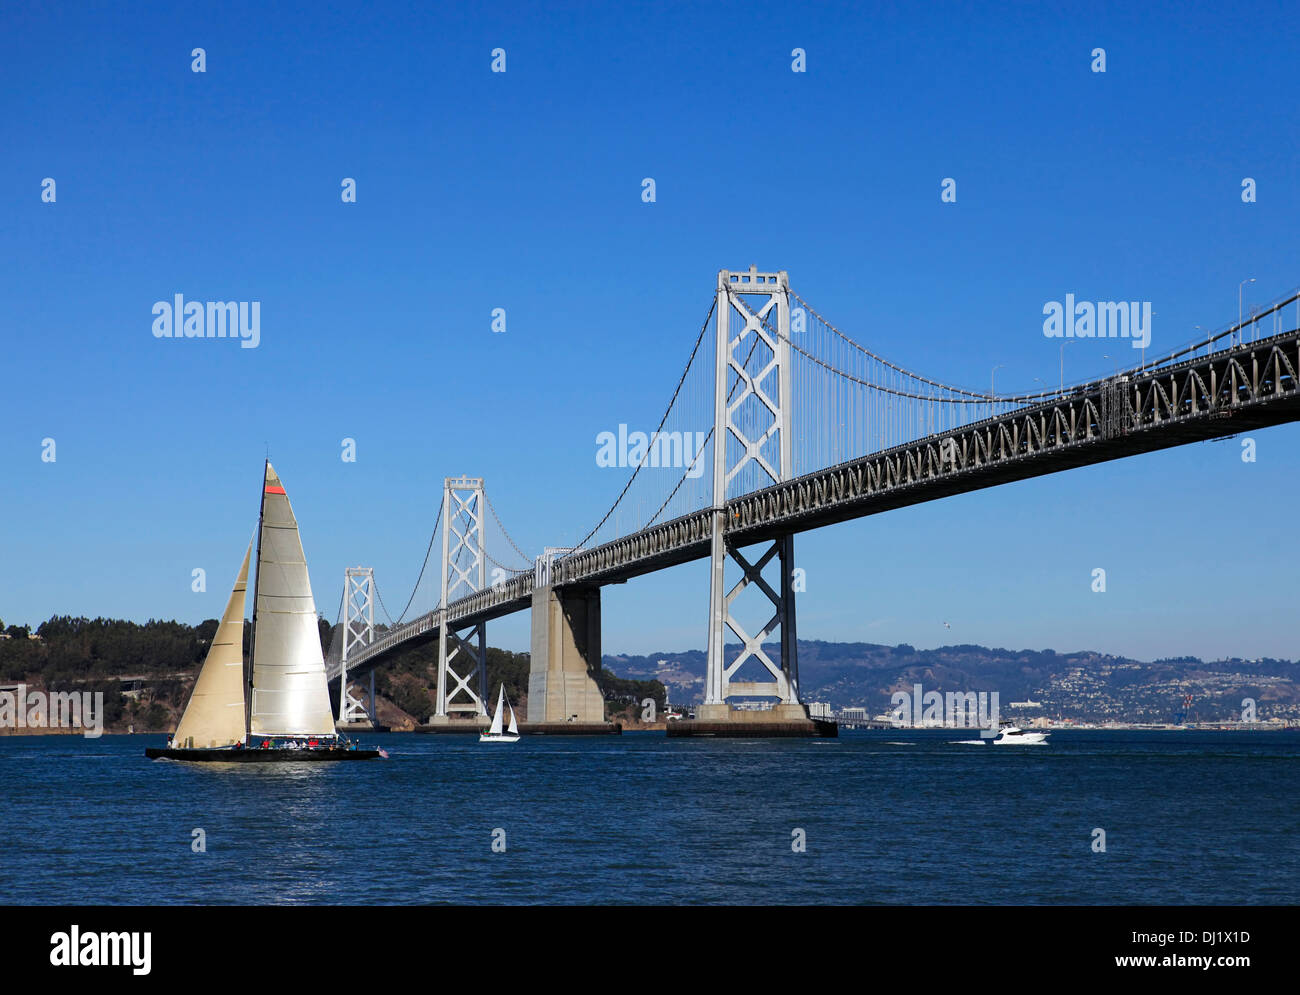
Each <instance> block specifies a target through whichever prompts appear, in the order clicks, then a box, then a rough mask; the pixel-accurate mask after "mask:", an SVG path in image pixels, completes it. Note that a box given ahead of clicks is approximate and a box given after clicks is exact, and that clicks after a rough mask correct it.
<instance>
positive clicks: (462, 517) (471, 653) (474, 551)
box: [432, 477, 487, 723]
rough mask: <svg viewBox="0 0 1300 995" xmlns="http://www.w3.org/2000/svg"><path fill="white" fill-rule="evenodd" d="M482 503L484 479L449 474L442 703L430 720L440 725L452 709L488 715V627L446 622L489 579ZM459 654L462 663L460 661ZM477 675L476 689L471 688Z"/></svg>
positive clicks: (445, 483)
mask: <svg viewBox="0 0 1300 995" xmlns="http://www.w3.org/2000/svg"><path fill="white" fill-rule="evenodd" d="M483 505H484V499H483V478H482V477H447V478H446V479H445V480H444V481H443V485H442V507H443V516H444V519H443V525H442V601H441V604H442V620H441V624H440V625H439V626H438V702H437V707H436V708H435V710H434V713H433V720H432V721H434V722H437V723H442V722H446V721H447V720H448V718H449V713H451V712H469V713H471V714H473V715H486V714H487V710H486V709H485V708H484V707H483V700H484V698H485V697H486V696H487V626H486V624H485V623H483V622H480V623H478V624H477V625H474V626H471V627H470V628H468V629H465V630H462V631H461V632H453V631H451V627H450V625H449V624H448V621H447V606H448V604H450V602H451V601H452V600H453V599H456V598H461V597H464V596H466V595H469V594H473V593H474V592H476V591H481V590H483V589H484V586H485V584H486V582H487V557H486V549H485V547H484V542H483ZM453 535H454V536H455V542H454V543H453V542H452V540H451V537H452V536H453ZM464 554H468V557H469V562H468V563H467V564H466V565H464V566H463V567H462V566H461V564H460V562H459V561H460V559H461V557H462V555H464ZM467 637H468V638H467ZM471 641H472V642H471ZM448 643H450V650H449V649H448ZM458 657H460V658H461V661H460V662H456V661H457V658H458ZM453 662H455V666H452V664H453ZM458 668H459V669H458ZM462 674H463V676H462ZM476 676H477V678H478V679H477V681H475V682H474V683H476V684H477V685H478V687H477V689H475V688H473V687H471V686H470V682H471V680H472V679H473V678H474V677H476ZM449 678H450V681H449V680H448V679H449ZM449 685H451V686H450V689H449Z"/></svg>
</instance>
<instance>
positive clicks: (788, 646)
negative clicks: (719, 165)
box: [697, 266, 808, 721]
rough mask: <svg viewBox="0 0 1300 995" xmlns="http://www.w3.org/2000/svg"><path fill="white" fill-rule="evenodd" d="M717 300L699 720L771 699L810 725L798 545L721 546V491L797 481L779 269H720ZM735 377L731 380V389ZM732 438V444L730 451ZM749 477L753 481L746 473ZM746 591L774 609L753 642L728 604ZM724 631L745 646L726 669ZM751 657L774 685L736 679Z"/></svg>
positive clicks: (781, 711) (785, 306)
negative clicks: (756, 480)
mask: <svg viewBox="0 0 1300 995" xmlns="http://www.w3.org/2000/svg"><path fill="white" fill-rule="evenodd" d="M717 295H718V298H717V307H716V309H715V310H716V313H717V338H716V343H717V345H716V373H715V381H714V408H713V539H712V550H711V562H712V573H711V575H710V582H709V644H708V645H709V649H708V667H707V670H706V672H705V688H704V705H703V707H702V708H701V709H700V710H699V711H698V713H697V714H698V716H699V718H700V719H702V720H714V719H725V718H730V717H733V712H732V710H731V708H730V707H729V705H728V704H727V699H728V698H731V697H738V698H758V697H761V698H776V699H777V704H776V705H775V706H774V708H773V712H772V713H769V714H772V717H773V718H776V719H789V718H799V719H803V720H805V721H806V720H807V718H808V714H807V710H806V709H805V708H804V707H803V705H802V704H800V701H799V665H798V659H797V653H796V648H795V647H796V644H795V604H794V584H793V576H792V574H793V571H794V537H793V535H785V536H782V537H780V538H779V539H777V540H775V541H774V542H772V543H771V545H770V546H769V548H768V549H767V550H766V551H764V552H762V553H761V555H759V556H758V557H756V558H754V559H753V560H751V559H749V558H748V557H746V556H744V555H742V554H741V552H740V550H739V549H737V548H733V547H732V546H731V545H730V544H729V543H728V542H727V539H726V525H727V522H726V510H725V509H726V503H727V488H728V486H729V485H730V484H731V483H732V481H733V480H735V479H736V477H737V475H739V474H740V472H741V471H742V470H744V469H745V468H746V467H750V466H755V467H757V468H759V470H760V471H761V475H762V477H764V478H765V479H766V480H767V481H768V482H769V483H772V484H779V483H784V482H785V481H787V480H790V479H791V478H792V477H794V475H795V472H794V438H793V435H792V433H791V416H792V413H793V407H794V405H793V398H792V395H791V362H790V338H789V336H790V283H789V277H788V275H787V274H786V272H785V271H784V270H782V271H780V272H777V273H760V272H758V270H757V268H756V267H753V266H751V267H750V269H749V271H748V272H747V273H746V272H733V271H729V270H721V271H720V272H719V273H718V288H717ZM733 312H735V313H736V315H737V316H738V318H739V320H740V322H743V325H742V326H741V327H740V329H739V331H738V332H737V333H736V335H735V336H734V337H732V333H731V316H732V313H733ZM755 346H764V347H765V348H764V349H763V351H762V352H760V353H759V364H758V365H759V368H758V369H757V370H756V371H751V370H749V369H747V368H746V361H747V359H748V358H749V356H751V355H753V353H754V351H757V350H755V349H754V347H755ZM742 347H743V348H746V349H747V350H751V351H750V352H749V353H748V355H745V356H738V355H737V353H738V352H739V350H740V349H741V348H742ZM732 370H734V371H735V372H736V377H737V379H736V381H735V386H734V388H733V386H732V378H731V371H732ZM735 388H739V389H735ZM773 388H775V389H773ZM746 402H749V407H748V409H747V410H748V411H749V412H753V413H755V414H756V416H757V417H749V418H744V419H742V418H738V412H740V411H741V407H742V405H744V404H746ZM756 405H757V406H756ZM741 421H745V423H746V424H747V425H749V431H751V432H754V434H755V437H754V438H750V437H749V436H747V435H746V434H745V429H744V428H742V426H741V424H740V422H741ZM750 423H756V424H757V423H761V424H762V427H761V429H760V430H759V431H755V428H754V424H750ZM773 436H776V437H777V444H778V453H779V457H778V458H777V459H775V460H773V459H772V446H771V445H770V444H769V443H770V440H771V439H772V438H773ZM732 439H734V440H735V444H732V442H731V440H732ZM765 450H766V452H765ZM750 475H751V476H753V475H755V474H753V473H752V471H751V474H750ZM728 557H730V558H731V559H733V560H735V561H736V563H737V564H739V565H740V568H741V570H742V571H743V576H742V577H741V578H740V579H739V580H738V581H737V582H736V584H735V585H734V586H733V587H732V588H731V589H730V590H727V589H726V587H725V578H726V563H727V558H728ZM773 557H776V558H777V559H778V562H779V566H780V570H781V581H780V585H779V586H780V592H779V593H778V592H777V591H775V590H773V588H772V586H771V585H770V584H768V582H767V581H766V580H764V578H763V568H764V567H766V566H767V565H768V563H769V562H771V560H772V558H773ZM750 584H753V585H754V586H756V587H757V588H758V589H759V590H760V591H762V592H763V594H764V595H766V597H767V598H768V600H769V601H770V602H771V603H772V607H773V609H774V613H773V615H772V617H771V619H770V620H769V621H768V622H767V624H765V625H764V626H763V627H762V628H761V629H760V630H759V631H758V632H756V633H754V634H752V635H751V634H750V633H749V632H747V631H746V630H745V628H744V627H743V626H742V625H741V624H740V622H739V621H738V620H737V619H736V618H735V616H734V615H733V614H732V603H733V602H734V601H735V599H736V598H737V596H738V595H739V594H740V593H741V592H742V591H743V590H745V588H746V587H748V586H749V585H750ZM777 628H780V630H781V637H780V638H781V654H780V656H781V658H780V663H779V664H778V663H776V662H774V661H773V660H772V659H771V658H770V657H769V656H768V654H767V652H766V650H764V648H763V643H764V641H765V640H766V639H767V638H768V637H769V636H771V635H772V633H773V632H774V631H775V630H776V629H777ZM727 629H730V630H731V631H732V632H733V633H734V634H735V635H736V636H737V637H738V638H739V639H740V641H741V650H740V654H739V655H738V656H737V658H736V659H735V660H734V661H733V662H732V663H731V664H730V665H729V666H728V665H727V662H726V659H725V657H724V655H723V649H724V646H725V639H726V630H727ZM750 659H755V660H757V661H758V662H759V663H760V664H761V665H762V666H763V667H764V668H765V669H766V670H767V676H768V677H769V678H770V679H768V680H763V681H741V680H733V676H734V675H736V673H737V672H738V671H739V670H740V668H741V667H742V666H743V665H744V664H745V663H746V662H747V661H749V660H750Z"/></svg>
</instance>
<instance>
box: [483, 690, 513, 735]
mask: <svg viewBox="0 0 1300 995" xmlns="http://www.w3.org/2000/svg"><path fill="white" fill-rule="evenodd" d="M505 696H506V686H505V685H504V684H502V685H501V690H500V691H499V692H497V710H496V713H495V714H494V715H493V716H492V728H490V729H489V730H488V735H489V736H500V735H501V703H502V701H503V700H504V699H505ZM510 711H511V713H512V714H513V712H514V709H513V708H512V709H511V710H510Z"/></svg>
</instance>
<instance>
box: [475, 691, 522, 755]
mask: <svg viewBox="0 0 1300 995" xmlns="http://www.w3.org/2000/svg"><path fill="white" fill-rule="evenodd" d="M502 706H505V707H506V708H509V709H510V724H509V726H507V727H506V729H505V731H504V732H502V730H501V708H502ZM478 741H479V742H480V743H517V742H519V724H518V723H517V722H516V721H515V708H514V706H513V705H511V704H510V703H509V702H508V701H506V686H505V685H504V684H502V685H501V690H500V691H499V692H497V710H496V712H495V713H494V714H493V716H492V725H491V727H490V728H489V729H488V731H487V732H481V733H479V734H478Z"/></svg>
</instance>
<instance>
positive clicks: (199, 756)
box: [144, 747, 379, 764]
mask: <svg viewBox="0 0 1300 995" xmlns="http://www.w3.org/2000/svg"><path fill="white" fill-rule="evenodd" d="M144 755H145V756H146V757H148V758H149V759H150V760H185V761H188V762H191V763H223V764H249V763H252V764H257V763H319V762H321V761H328V760H375V759H377V758H378V756H379V751H378V750H364V749H355V750H345V749H336V748H333V747H319V748H315V749H307V750H175V749H160V748H155V747H147V748H146V749H145V751H144Z"/></svg>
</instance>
